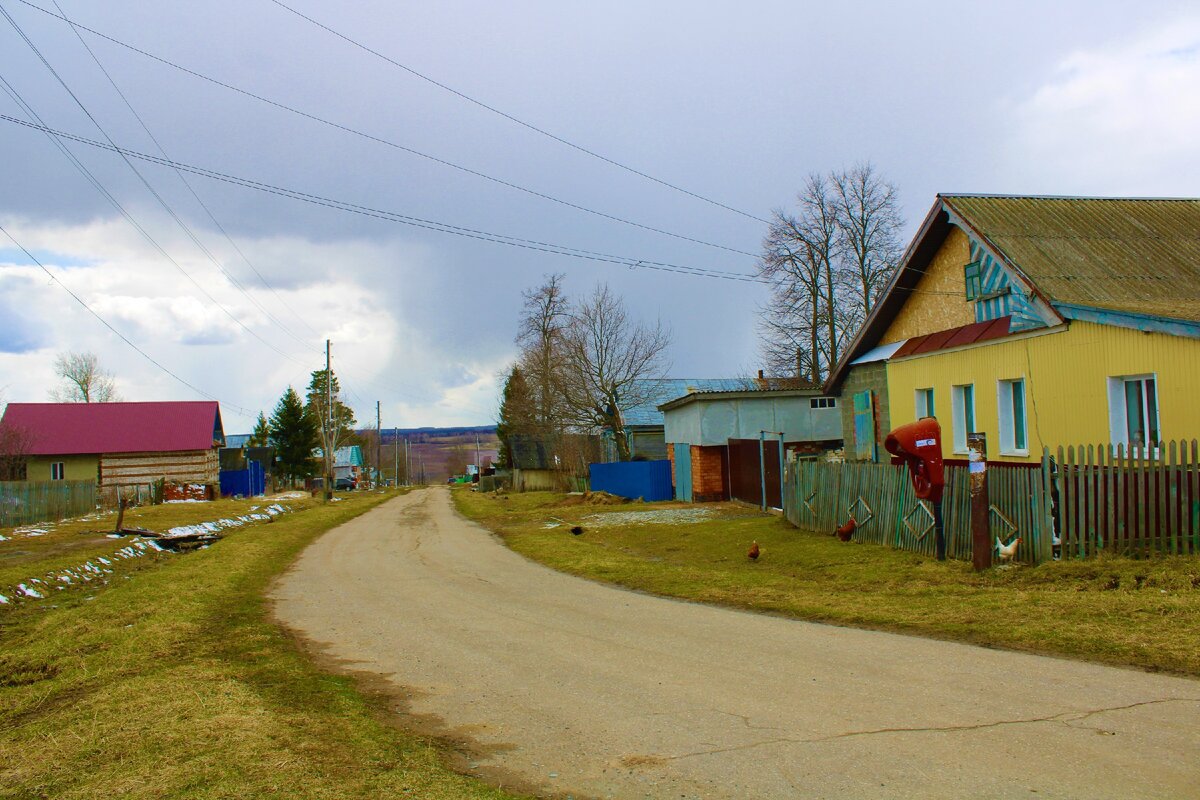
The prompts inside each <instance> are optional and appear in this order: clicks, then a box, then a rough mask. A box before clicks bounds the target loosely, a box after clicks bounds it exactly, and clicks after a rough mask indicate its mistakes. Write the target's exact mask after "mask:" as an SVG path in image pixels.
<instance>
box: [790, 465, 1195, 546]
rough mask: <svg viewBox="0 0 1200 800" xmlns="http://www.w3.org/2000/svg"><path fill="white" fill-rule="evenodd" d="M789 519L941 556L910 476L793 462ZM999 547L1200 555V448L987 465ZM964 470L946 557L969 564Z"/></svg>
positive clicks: (880, 468) (953, 489) (946, 515)
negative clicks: (851, 525) (851, 526)
mask: <svg viewBox="0 0 1200 800" xmlns="http://www.w3.org/2000/svg"><path fill="white" fill-rule="evenodd" d="M785 489H786V490H785V492H784V513H785V514H786V516H787V518H788V520H790V521H791V522H792V524H794V525H796V526H798V527H803V528H810V529H813V530H818V531H829V532H831V533H832V531H833V530H834V529H835V528H836V527H838V526H839V525H841V524H842V523H844V522H846V520H847V519H849V518H850V517H851V516H853V517H854V518H855V520H856V521H857V522H858V528H857V530H856V531H855V537H856V538H857V539H859V540H860V541H867V542H873V543H876V544H885V545H888V546H890V547H896V548H900V549H904V550H913V551H916V552H920V553H927V554H932V553H933V549H934V541H933V538H934V537H933V510H932V508H931V507H930V506H929V504H928V503H926V502H923V501H920V500H917V499H916V498H915V497H914V496H913V491H912V485H911V482H910V481H909V477H908V472H907V470H906V469H905V468H903V467H899V466H892V465H891V464H873V463H869V462H847V463H840V464H836V463H833V464H827V463H819V462H797V463H793V464H790V465H789V467H788V471H787V475H786V478H785ZM988 494H989V502H990V509H989V515H988V516H989V519H990V533H991V536H990V541H991V543H992V544H993V545H994V544H995V541H996V539H1000V540H1001V541H1003V542H1005V543H1007V542H1010V541H1012V539H1013V538H1014V537H1016V536H1020V537H1021V544H1020V546H1019V547H1018V549H1017V555H1016V558H1017V560H1019V561H1024V562H1027V563H1040V562H1043V561H1049V560H1051V559H1053V558H1086V557H1088V556H1092V555H1095V554H1097V553H1099V552H1102V551H1104V550H1109V551H1111V552H1116V553H1121V554H1127V555H1142V556H1144V555H1149V554H1188V553H1191V554H1196V553H1200V444H1198V443H1197V442H1196V441H1191V442H1166V443H1162V444H1160V445H1158V446H1157V447H1154V448H1142V449H1140V450H1138V449H1135V450H1133V451H1132V452H1130V451H1128V450H1127V448H1125V447H1124V446H1122V445H1119V446H1117V447H1115V448H1112V447H1109V446H1107V445H1088V446H1084V447H1068V448H1065V449H1064V448H1059V449H1058V451H1057V454H1056V455H1054V456H1052V455H1051V453H1050V450H1049V449H1048V448H1047V449H1046V450H1045V451H1044V452H1043V455H1042V460H1041V464H1034V465H1031V466H1023V465H1009V464H999V463H995V462H993V463H989V464H988ZM970 502H971V501H970V495H969V493H968V488H967V471H966V469H965V468H963V467H953V466H952V467H947V468H946V490H945V493H944V495H943V498H942V514H943V524H944V530H945V535H946V552H947V555H949V557H951V558H958V559H965V560H970V558H971V508H970Z"/></svg>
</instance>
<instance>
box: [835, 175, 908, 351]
mask: <svg viewBox="0 0 1200 800" xmlns="http://www.w3.org/2000/svg"><path fill="white" fill-rule="evenodd" d="M830 183H831V184H832V189H833V194H834V197H835V201H836V203H837V212H838V213H837V225H838V251H839V261H840V263H841V267H842V273H843V276H844V278H845V279H846V281H847V284H848V289H849V290H850V293H851V294H852V295H854V296H855V299H856V300H857V302H856V303H855V304H854V307H853V313H852V314H851V320H852V321H853V320H857V322H858V323H859V324H861V322H862V321H863V320H865V319H866V318H867V317H868V316H869V315H870V313H871V309H872V308H873V307H874V306H875V300H876V298H877V297H878V296H879V293H880V292H881V291H882V290H883V287H884V285H885V284H886V283H887V280H888V279H889V278H890V277H891V275H892V272H893V271H894V270H895V269H896V265H897V264H898V263H899V262H900V255H901V247H900V227H901V225H902V224H903V221H902V220H901V218H900V201H899V192H898V191H897V189H896V187H895V186H894V185H893V184H891V183H888V182H887V181H886V180H884V179H883V178H882V177H881V176H880V175H879V174H878V173H876V172H875V168H874V166H872V165H871V163H870V162H866V163H863V164H857V165H855V166H854V167H853V168H851V169H849V170H843V171H841V172H835V173H834V174H833V176H832V177H831V178H830ZM857 327H858V325H857V324H855V325H853V328H854V329H857Z"/></svg>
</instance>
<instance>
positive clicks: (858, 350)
mask: <svg viewBox="0 0 1200 800" xmlns="http://www.w3.org/2000/svg"><path fill="white" fill-rule="evenodd" d="M955 224H957V225H959V226H960V227H961V228H963V230H964V231H966V233H967V234H968V235H969V236H970V237H971V238H972V239H973V240H976V241H978V242H980V243H981V244H982V245H983V246H984V247H986V248H987V249H988V250H990V251H991V253H992V254H993V255H994V256H995V257H996V258H997V259H999V260H1000V261H1001V262H1002V263H1003V264H1004V265H1005V267H1006V268H1007V269H1008V270H1009V271H1010V272H1011V274H1012V277H1013V278H1014V280H1016V281H1017V282H1018V283H1020V284H1021V285H1023V287H1024V289H1025V290H1027V291H1028V294H1029V295H1030V298H1031V299H1032V300H1033V301H1034V302H1035V303H1036V304H1037V305H1038V306H1039V307H1041V308H1042V309H1044V314H1045V315H1046V318H1047V319H1050V318H1053V321H1054V322H1055V323H1058V322H1061V321H1063V320H1064V319H1066V318H1072V317H1073V318H1083V317H1084V314H1082V313H1080V312H1081V310H1089V309H1095V310H1097V312H1098V314H1103V313H1104V312H1114V313H1117V314H1125V315H1132V316H1144V317H1153V318H1156V319H1159V318H1161V319H1166V320H1182V321H1184V325H1185V326H1186V327H1187V328H1188V329H1192V328H1194V327H1195V326H1194V325H1193V323H1198V322H1200V199H1191V198H1179V199H1152V198H1143V199H1136V198H1134V199H1118V198H1089V197H1039V196H1028V197H1026V196H1016V195H978V194H939V195H938V197H937V200H936V201H935V202H934V204H933V207H932V208H931V209H930V210H929V213H928V214H927V215H926V217H925V219H924V221H923V222H922V223H921V227H920V229H919V230H918V231H917V234H916V236H915V237H913V240H912V242H911V243H910V244H909V245H908V249H907V250H905V252H904V257H903V258H902V259H901V262H900V267H899V268H898V269H897V270H896V272H895V274H894V275H893V276H892V279H891V281H890V282H889V283H888V285H887V287H886V288H885V289H884V291H883V293H882V294H881V295H880V298H879V301H878V302H877V303H876V304H875V308H873V309H872V311H871V314H870V316H869V317H867V319H866V321H865V322H864V323H863V326H862V327H861V328H860V329H859V331H858V334H857V335H856V336H855V337H854V340H853V341H852V342H851V343H850V345H849V346H848V347H847V348H846V349H845V350H844V351H843V353H842V358H841V359H840V360H839V361H838V364H837V366H836V367H835V368H834V369H833V370H832V371H831V373H830V375H829V378H828V379H827V380H826V382H825V390H826V391H832V390H833V389H835V388H836V387H837V386H838V385H839V384H840V383H841V381H842V378H843V377H844V376H845V373H846V370H847V369H848V367H849V366H850V364H851V363H852V362H854V361H855V360H856V359H858V358H859V357H860V356H862V355H864V354H865V353H866V352H868V351H869V350H870V349H871V348H872V347H874V346H875V345H876V344H877V343H878V341H879V339H880V337H881V336H882V335H883V334H884V332H885V331H886V330H887V328H888V325H889V324H890V323H891V321H892V320H893V319H894V318H895V316H896V314H897V313H898V312H899V311H900V308H901V307H902V306H903V305H904V303H905V302H907V300H908V299H909V297H911V294H912V290H913V289H915V288H916V285H917V283H918V281H920V279H921V276H922V275H924V272H925V268H926V267H927V266H928V265H929V263H930V262H931V261H932V260H933V257H934V256H935V255H936V254H937V251H938V249H939V248H940V247H941V246H942V244H943V243H944V242H945V240H946V237H947V235H948V234H949V233H950V230H951V226H952V225H955Z"/></svg>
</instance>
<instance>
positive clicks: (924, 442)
mask: <svg viewBox="0 0 1200 800" xmlns="http://www.w3.org/2000/svg"><path fill="white" fill-rule="evenodd" d="M917 447H937V439H917Z"/></svg>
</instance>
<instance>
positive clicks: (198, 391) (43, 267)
mask: <svg viewBox="0 0 1200 800" xmlns="http://www.w3.org/2000/svg"><path fill="white" fill-rule="evenodd" d="M0 233H3V234H4V235H5V236H7V237H8V239H9V241H11V242H12V243H13V244H15V245H16V246H17V248H18V249H19V250H20V251H21V252H22V253H24V254H25V257H26V258H28V259H29V260H30V261H32V262H33V263H34V264H37V265H38V266H39V267H40V268H41V270H42V272H45V273H46V275H48V276H49V277H50V280H51V281H52V282H53V283H55V284H56V285H57V286H58V287H59V288H61V289H62V290H63V291H65V292H66V293H67V294H69V295H71V297H72V298H74V300H75V302H77V303H79V305H81V306H83V308H84V309H85V310H86V311H87V312H88V313H89V314H91V315H92V316H93V317H95V318H96V319H97V320H99V322H100V324H101V325H103V326H104V327H106V328H108V329H109V330H110V331H112V332H113V333H115V334H116V335H117V337H119V338H120V339H121V341H123V342H125V344H127V345H129V346H130V347H132V348H133V349H134V350H136V351H137V352H138V353H139V354H140V355H141V356H142V357H143V358H145V359H146V360H147V361H149V362H150V363H151V364H153V365H154V366H156V367H158V368H159V369H160V370H162V371H163V372H165V373H166V374H167V375H170V376H171V377H172V378H174V379H175V380H177V381H179V382H180V383H182V384H183V385H184V386H186V387H187V388H189V389H191V390H192V391H193V392H195V393H196V394H198V395H200V396H201V397H204V398H206V399H208V400H216V401H217V402H219V403H224V404H225V405H227V406H228V407H230V408H232V409H234V410H235V411H237V412H239V413H242V414H246V415H250V414H251V411H250V409H248V408H244V407H243V406H239V405H236V404H234V403H229V402H227V401H222V400H219V399H218V398H217V397H215V396H214V395H212V394H210V393H208V392H206V391H204V390H203V389H201V388H200V387H198V386H196V385H194V384H192V383H189V382H188V381H187V380H186V379H184V378H182V377H180V376H179V375H178V374H176V373H175V372H172V371H171V370H170V369H168V368H167V367H165V366H163V364H162V363H161V362H159V361H158V360H156V359H155V358H154V357H153V356H151V355H150V354H149V353H147V352H146V351H145V350H143V349H142V348H140V347H138V346H137V344H135V343H134V342H133V340H131V339H130V338H129V337H128V336H126V335H125V334H123V333H121V332H120V331H119V330H117V329H116V328H115V327H113V326H112V324H111V323H110V322H109V321H108V320H106V319H105V318H104V317H102V316H100V314H99V313H98V312H97V311H96V310H95V309H93V308H92V307H91V306H89V305H88V304H87V302H86V301H85V300H84V299H83V298H82V297H80V296H79V295H77V294H75V292H74V291H72V290H71V287H69V286H67V285H66V284H65V283H63V282H62V281H61V280H60V279H59V278H58V276H57V275H55V274H54V273H53V272H51V271H50V269H49V268H48V267H47V266H46V265H45V264H43V263H42V262H41V261H39V260H38V258H37V257H36V256H35V255H34V254H33V253H31V252H30V251H29V249H28V248H26V247H25V245H23V244H21V243H20V242H19V241H17V239H16V237H14V236H13V235H12V234H11V233H9V232H8V230H7V229H6V228H5V227H4V226H3V225H0Z"/></svg>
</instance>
